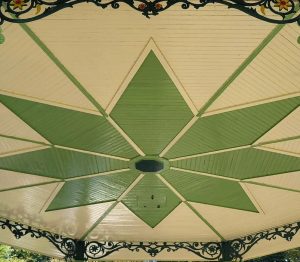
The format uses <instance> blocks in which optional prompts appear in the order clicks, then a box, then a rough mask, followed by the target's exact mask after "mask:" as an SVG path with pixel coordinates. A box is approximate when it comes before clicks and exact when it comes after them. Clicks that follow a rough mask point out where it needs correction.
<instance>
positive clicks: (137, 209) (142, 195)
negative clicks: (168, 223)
mask: <svg viewBox="0 0 300 262" xmlns="http://www.w3.org/2000/svg"><path fill="white" fill-rule="evenodd" d="M122 202H123V203H124V204H125V205H126V206H127V207H128V208H129V209H130V210H131V211H132V212H133V213H135V214H136V215H137V216H138V217H139V218H141V219H142V220H143V221H144V222H145V223H147V224H148V225H149V226H151V227H155V226H156V225H157V224H159V222H161V221H162V220H163V219H164V218H165V217H166V216H167V215H169V214H170V213H171V212H172V211H173V210H174V209H175V208H176V207H177V206H178V205H179V203H180V202H181V200H180V199H179V198H178V197H177V196H176V195H175V193H173V192H172V191H171V190H170V189H169V188H168V187H167V186H166V185H165V184H164V183H163V182H162V181H161V180H160V179H159V178H158V177H157V176H155V175H150V174H149V175H145V176H144V177H143V178H142V180H141V181H140V182H139V183H138V184H137V185H136V186H135V187H134V188H133V189H132V190H131V191H130V192H129V193H128V194H127V195H126V197H125V198H124V199H123V200H122Z"/></svg>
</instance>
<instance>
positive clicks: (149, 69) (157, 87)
mask: <svg viewBox="0 0 300 262" xmlns="http://www.w3.org/2000/svg"><path fill="white" fill-rule="evenodd" d="M111 116H112V118H113V119H114V120H115V121H116V122H117V123H118V124H119V125H120V127H121V128H122V129H123V130H124V131H125V132H126V133H127V134H128V135H129V136H130V138H131V139H132V140H133V141H134V142H135V143H136V144H137V145H138V146H139V147H140V148H141V149H142V150H143V151H144V153H146V154H148V155H157V154H159V153H160V152H161V151H162V150H163V149H164V148H165V147H166V146H167V145H168V143H169V142H170V141H171V140H172V139H173V138H174V137H175V136H176V135H177V134H178V133H179V132H180V130H181V129H182V128H183V127H184V126H185V125H186V124H187V123H188V122H189V120H190V119H191V118H192V117H193V114H192V112H191V110H190V108H189V107H188V106H187V104H186V103H185V101H184V99H183V98H182V96H181V94H180V93H179V91H178V90H177V88H176V86H175V85H174V83H173V82H172V80H171V78H170V77H169V76H168V74H167V72H166V71H165V69H164V68H163V66H162V65H161V63H160V62H159V60H158V59H157V57H156V56H155V54H154V53H153V52H150V53H149V55H148V56H147V58H146V59H145V61H144V63H143V64H142V65H141V67H140V69H139V70H138V71H137V73H136V75H135V76H134V77H133V79H132V80H131V82H130V83H129V85H128V87H127V89H126V90H125V91H124V93H123V95H122V96H121V98H120V99H119V101H118V102H117V104H116V106H115V107H114V109H113V111H112V113H111Z"/></svg>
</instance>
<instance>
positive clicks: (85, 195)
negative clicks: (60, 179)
mask: <svg viewBox="0 0 300 262" xmlns="http://www.w3.org/2000/svg"><path fill="white" fill-rule="evenodd" d="M137 177H138V173H137V172H135V171H126V172H121V173H117V174H111V175H100V176H97V177H91V178H83V179H78V180H72V181H68V182H66V183H65V184H64V186H63V187H62V189H61V190H60V191H59V193H58V194H57V195H56V197H55V198H54V200H53V201H52V203H51V204H50V206H49V207H48V209H47V211H51V210H57V209H64V208H69V207H77V206H85V205H90V204H95V203H103V202H109V201H114V200H117V199H118V198H119V197H120V196H121V195H122V193H123V192H124V191H125V190H126V189H127V188H128V187H129V186H130V184H131V183H132V182H133V181H134V180H135V179H136V178H137Z"/></svg>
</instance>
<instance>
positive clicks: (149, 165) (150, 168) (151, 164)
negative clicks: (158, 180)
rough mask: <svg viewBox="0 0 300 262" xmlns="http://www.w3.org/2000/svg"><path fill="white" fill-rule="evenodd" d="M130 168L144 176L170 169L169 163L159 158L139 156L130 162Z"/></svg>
mask: <svg viewBox="0 0 300 262" xmlns="http://www.w3.org/2000/svg"><path fill="white" fill-rule="evenodd" d="M129 167H130V168H131V169H133V170H136V171H138V172H140V173H142V174H157V173H162V172H163V171H165V170H167V169H169V167H170V164H169V161H168V160H167V159H165V158H163V157H159V156H153V155H150V156H138V157H136V158H133V159H131V160H130V162H129Z"/></svg>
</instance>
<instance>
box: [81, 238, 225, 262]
mask: <svg viewBox="0 0 300 262" xmlns="http://www.w3.org/2000/svg"><path fill="white" fill-rule="evenodd" d="M120 249H127V250H130V251H132V252H139V251H140V250H143V251H144V252H146V253H148V254H149V255H150V256H152V257H155V256H156V255H157V254H159V253H160V252H162V251H167V252H175V251H177V250H180V249H185V250H187V251H190V252H192V253H194V254H195V255H197V256H199V257H201V258H204V259H206V261H209V260H220V258H221V256H222V253H221V243H218V242H208V243H202V242H193V243H188V242H175V243H167V242H163V243H158V242H140V243H131V242H89V243H87V246H86V257H87V258H92V259H98V258H103V257H106V256H108V255H110V254H111V253H113V252H116V251H118V250H120Z"/></svg>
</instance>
